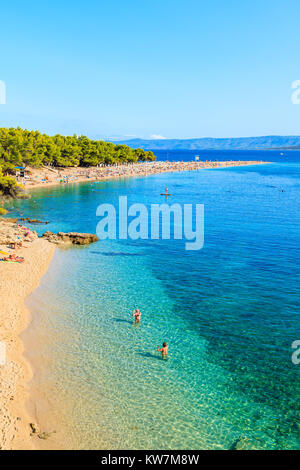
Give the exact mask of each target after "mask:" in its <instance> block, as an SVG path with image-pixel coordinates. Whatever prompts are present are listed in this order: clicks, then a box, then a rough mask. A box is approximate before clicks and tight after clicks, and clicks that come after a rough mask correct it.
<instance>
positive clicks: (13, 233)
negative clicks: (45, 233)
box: [0, 222, 37, 263]
mask: <svg viewBox="0 0 300 470" xmlns="http://www.w3.org/2000/svg"><path fill="white" fill-rule="evenodd" d="M1 233H2V236H3V237H4V240H3V241H1V247H0V248H1V249H0V254H2V255H4V256H3V257H2V258H0V261H4V262H5V261H6V262H14V263H23V262H24V261H25V259H24V257H22V256H17V254H16V251H17V250H19V249H21V248H27V246H26V245H27V243H30V242H32V241H33V240H35V239H36V238H37V234H36V233H35V232H32V231H31V230H30V229H29V228H28V227H25V226H23V225H21V224H19V223H12V224H8V223H6V222H5V223H4V224H3V225H1ZM2 248H3V249H2ZM4 250H5V251H4ZM6 250H8V251H6Z"/></svg>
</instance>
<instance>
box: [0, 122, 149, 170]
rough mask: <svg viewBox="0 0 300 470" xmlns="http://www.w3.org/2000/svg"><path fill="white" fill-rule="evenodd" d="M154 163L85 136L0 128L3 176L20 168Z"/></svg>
mask: <svg viewBox="0 0 300 470" xmlns="http://www.w3.org/2000/svg"><path fill="white" fill-rule="evenodd" d="M155 159H156V157H155V156H154V155H153V153H152V152H150V151H148V152H146V151H145V150H143V149H132V148H131V147H128V146H127V145H115V144H113V143H110V142H104V141H101V140H91V139H88V138H87V137H85V136H76V135H74V136H63V135H55V136H49V135H46V134H41V133H40V132H38V131H27V130H22V129H21V128H16V129H14V128H10V129H7V128H0V167H2V170H3V171H5V172H6V171H8V172H9V170H10V169H13V167H14V166H23V165H24V166H27V165H29V166H40V165H51V166H59V167H68V166H84V167H87V166H96V165H99V164H101V163H105V164H111V165H114V164H117V163H126V162H129V163H130V162H137V161H138V160H143V161H145V160H155Z"/></svg>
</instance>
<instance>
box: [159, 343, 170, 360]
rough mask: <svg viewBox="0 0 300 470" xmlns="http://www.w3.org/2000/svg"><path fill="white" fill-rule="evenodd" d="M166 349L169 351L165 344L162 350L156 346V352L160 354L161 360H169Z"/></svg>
mask: <svg viewBox="0 0 300 470" xmlns="http://www.w3.org/2000/svg"><path fill="white" fill-rule="evenodd" d="M168 349H169V346H168V345H167V343H163V345H162V348H160V347H159V346H157V352H161V357H162V359H168V358H169V356H168Z"/></svg>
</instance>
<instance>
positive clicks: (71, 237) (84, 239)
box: [43, 232, 98, 245]
mask: <svg viewBox="0 0 300 470" xmlns="http://www.w3.org/2000/svg"><path fill="white" fill-rule="evenodd" d="M43 238H45V239H46V240H48V241H49V242H51V243H55V244H56V245H61V244H63V245H65V244H73V245H89V244H90V243H95V242H96V241H98V237H97V235H94V234H92V233H77V232H68V233H64V232H58V233H52V232H45V233H44V235H43Z"/></svg>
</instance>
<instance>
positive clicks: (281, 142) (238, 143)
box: [115, 135, 300, 150]
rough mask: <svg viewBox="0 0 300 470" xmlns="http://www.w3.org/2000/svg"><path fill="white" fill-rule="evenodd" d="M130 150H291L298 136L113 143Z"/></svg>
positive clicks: (299, 142)
mask: <svg viewBox="0 0 300 470" xmlns="http://www.w3.org/2000/svg"><path fill="white" fill-rule="evenodd" d="M115 143H116V144H126V145H129V146H130V147H132V148H142V149H145V150H259V149H272V148H273V149H274V148H277V149H278V148H279V149H281V148H286V147H289V149H290V148H293V147H295V146H300V136H291V135H290V136H279V135H268V136H263V137H237V138H228V139H227V138H226V139H217V138H210V137H204V138H200V139H154V140H145V139H130V140H122V141H120V140H119V141H115Z"/></svg>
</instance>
